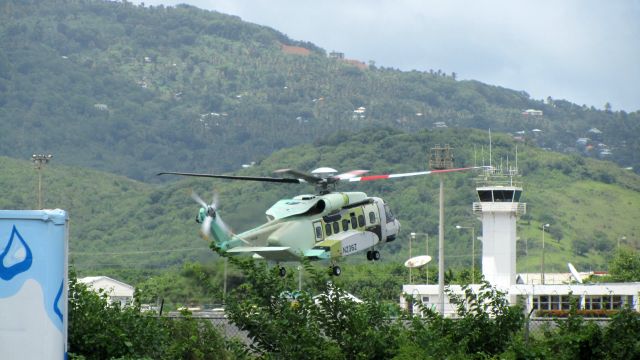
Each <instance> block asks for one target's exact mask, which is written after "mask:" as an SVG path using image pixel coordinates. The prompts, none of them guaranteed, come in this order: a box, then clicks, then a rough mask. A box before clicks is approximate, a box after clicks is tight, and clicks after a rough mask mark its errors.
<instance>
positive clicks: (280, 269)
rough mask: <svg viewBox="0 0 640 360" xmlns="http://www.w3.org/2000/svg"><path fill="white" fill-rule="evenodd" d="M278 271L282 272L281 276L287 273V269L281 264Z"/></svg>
mask: <svg viewBox="0 0 640 360" xmlns="http://www.w3.org/2000/svg"><path fill="white" fill-rule="evenodd" d="M278 273H279V274H280V277H285V276H286V275H287V269H285V268H283V267H282V266H280V268H279V269H278Z"/></svg>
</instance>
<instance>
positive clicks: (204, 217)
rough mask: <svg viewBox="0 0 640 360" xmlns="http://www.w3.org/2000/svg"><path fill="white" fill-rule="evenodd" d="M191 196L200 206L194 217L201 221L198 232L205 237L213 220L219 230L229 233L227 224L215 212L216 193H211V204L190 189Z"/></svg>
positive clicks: (208, 234) (216, 204) (209, 231)
mask: <svg viewBox="0 0 640 360" xmlns="http://www.w3.org/2000/svg"><path fill="white" fill-rule="evenodd" d="M191 198H192V199H193V200H194V201H195V202H196V203H198V204H199V205H200V206H201V207H202V208H201V209H200V212H199V213H198V216H197V217H196V221H197V222H199V223H201V224H202V226H201V228H200V233H201V234H202V236H203V237H204V238H206V239H208V238H209V236H210V235H211V232H212V229H211V225H212V223H214V222H215V224H216V225H217V226H218V228H219V229H220V230H222V231H223V232H224V233H225V234H227V235H231V230H230V229H229V227H228V226H227V224H225V223H224V221H222V219H221V218H220V215H219V214H218V213H217V210H218V194H217V193H214V194H213V199H212V200H211V204H207V203H206V202H205V201H204V200H202V198H201V197H200V196H199V195H198V194H197V193H196V192H195V191H193V190H192V191H191Z"/></svg>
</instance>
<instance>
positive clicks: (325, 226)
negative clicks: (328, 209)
mask: <svg viewBox="0 0 640 360" xmlns="http://www.w3.org/2000/svg"><path fill="white" fill-rule="evenodd" d="M324 232H325V233H326V234H327V236H330V235H331V224H324Z"/></svg>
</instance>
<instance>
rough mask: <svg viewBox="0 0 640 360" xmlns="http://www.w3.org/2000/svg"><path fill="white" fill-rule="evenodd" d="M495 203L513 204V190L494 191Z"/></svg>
mask: <svg viewBox="0 0 640 360" xmlns="http://www.w3.org/2000/svg"><path fill="white" fill-rule="evenodd" d="M493 201H495V202H512V201H513V190H494V191H493Z"/></svg>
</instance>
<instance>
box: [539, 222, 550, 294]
mask: <svg viewBox="0 0 640 360" xmlns="http://www.w3.org/2000/svg"><path fill="white" fill-rule="evenodd" d="M549 226H550V225H549V224H544V225H542V263H541V264H540V281H541V282H542V285H544V231H545V230H544V229H546V228H548V227H549Z"/></svg>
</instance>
